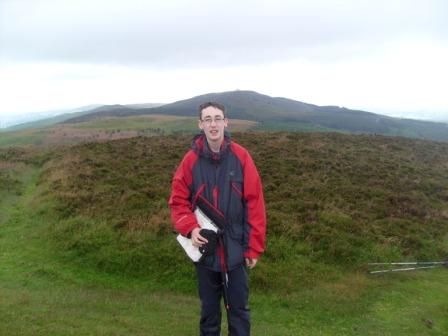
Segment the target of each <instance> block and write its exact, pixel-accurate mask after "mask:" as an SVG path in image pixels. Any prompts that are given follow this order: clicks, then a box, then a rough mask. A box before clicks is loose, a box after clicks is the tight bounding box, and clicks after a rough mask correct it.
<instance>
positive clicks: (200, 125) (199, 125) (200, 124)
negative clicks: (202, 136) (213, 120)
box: [198, 120, 204, 130]
mask: <svg viewBox="0 0 448 336" xmlns="http://www.w3.org/2000/svg"><path fill="white" fill-rule="evenodd" d="M198 127H199V129H200V130H203V129H204V127H202V122H201V120H198Z"/></svg>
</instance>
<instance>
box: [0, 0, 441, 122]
mask: <svg viewBox="0 0 448 336" xmlns="http://www.w3.org/2000/svg"><path fill="white" fill-rule="evenodd" d="M447 80H448V1H444V0H440V1H436V0H419V1H413V0H375V1H372V0H368V1H364V0H346V1H337V0H333V1H330V0H326V1H324V0H309V1H300V0H295V1H293V0H291V1H284V0H273V1H261V0H253V1H251V0H249V1H244V0H240V1H231V0H227V1H216V0H215V1H193V0H190V1H187V0H176V1H174V0H172V1H170V0H164V1H150V0H104V1H103V0H0V116H6V115H11V114H22V113H25V112H33V111H43V110H54V109H60V108H73V107H79V106H83V105H88V104H127V103H169V102H173V101H176V100H180V99H186V98H190V97H192V96H195V95H199V94H204V93H209V92H221V91H230V90H235V89H240V90H254V91H257V92H260V93H263V94H267V95H270V96H282V97H287V98H291V99H296V100H300V101H303V102H307V103H312V104H317V105H339V106H345V107H348V108H353V109H355V108H356V109H364V110H368V111H372V112H377V113H382V114H389V115H394V116H405V117H413V118H426V119H428V118H444V119H446V120H448V94H447V91H448V90H447V86H448V85H447Z"/></svg>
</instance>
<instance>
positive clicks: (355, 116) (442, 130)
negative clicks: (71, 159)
mask: <svg viewBox="0 0 448 336" xmlns="http://www.w3.org/2000/svg"><path fill="white" fill-rule="evenodd" d="M206 101H217V102H220V103H222V104H223V105H224V106H226V108H227V110H228V115H229V117H230V118H235V119H242V120H251V121H257V122H260V124H261V128H262V129H269V128H270V127H273V128H274V129H275V130H282V129H287V130H294V128H296V129H297V130H303V129H304V128H311V130H313V129H315V130H325V131H339V132H349V133H370V134H383V135H393V136H397V135H398V136H405V137H414V138H423V139H429V140H436V141H448V124H445V123H437V122H429V121H419V120H412V119H400V118H393V117H388V116H384V115H380V114H375V113H371V112H366V111H360V110H350V109H348V108H345V107H337V106H318V105H313V104H308V103H304V102H300V101H296V100H292V99H287V98H281V97H270V96H267V95H263V94H260V93H257V92H254V91H229V92H221V93H208V94H204V95H200V96H196V97H193V98H190V99H185V100H180V101H177V102H174V103H171V104H166V105H163V106H159V107H152V108H140V109H138V110H136V109H134V108H131V107H129V106H124V105H111V106H102V107H100V108H97V109H95V110H93V111H91V113H88V114H86V115H83V116H79V117H76V118H72V119H68V120H65V121H64V123H77V122H85V121H89V120H92V119H97V118H102V117H104V116H118V117H127V116H135V115H144V114H161V115H177V116H192V117H195V116H196V115H197V107H198V106H199V105H200V104H201V103H203V102H206ZM285 123H286V124H285ZM263 124H266V125H269V127H267V128H266V127H264V128H263ZM279 125H280V127H279ZM282 125H284V128H283V127H282ZM291 128H292V129H291Z"/></svg>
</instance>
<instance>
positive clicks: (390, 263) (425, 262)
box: [368, 261, 448, 266]
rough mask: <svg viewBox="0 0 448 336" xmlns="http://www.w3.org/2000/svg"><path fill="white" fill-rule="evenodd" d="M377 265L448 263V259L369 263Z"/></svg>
mask: <svg viewBox="0 0 448 336" xmlns="http://www.w3.org/2000/svg"><path fill="white" fill-rule="evenodd" d="M368 265H370V266H375V265H448V261H413V262H388V263H369V264H368Z"/></svg>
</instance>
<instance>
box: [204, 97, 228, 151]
mask: <svg viewBox="0 0 448 336" xmlns="http://www.w3.org/2000/svg"><path fill="white" fill-rule="evenodd" d="M225 110H226V109H225V107H224V106H223V105H221V104H219V103H216V102H207V103H204V104H202V105H200V106H199V121H198V126H199V128H200V129H201V130H203V131H204V133H205V136H206V137H207V141H208V144H209V146H210V148H211V149H212V150H214V151H217V150H219V147H220V146H221V143H222V141H223V139H224V129H225V128H226V127H227V123H228V120H227V118H226V117H225Z"/></svg>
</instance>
